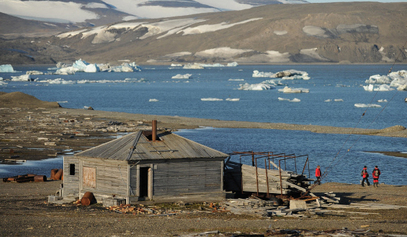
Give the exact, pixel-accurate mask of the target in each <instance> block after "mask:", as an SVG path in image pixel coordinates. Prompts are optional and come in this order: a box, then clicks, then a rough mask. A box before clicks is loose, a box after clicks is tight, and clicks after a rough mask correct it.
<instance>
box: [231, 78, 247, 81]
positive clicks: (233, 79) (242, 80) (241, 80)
mask: <svg viewBox="0 0 407 237" xmlns="http://www.w3.org/2000/svg"><path fill="white" fill-rule="evenodd" d="M228 81H244V79H232V78H230V79H229V80H228Z"/></svg>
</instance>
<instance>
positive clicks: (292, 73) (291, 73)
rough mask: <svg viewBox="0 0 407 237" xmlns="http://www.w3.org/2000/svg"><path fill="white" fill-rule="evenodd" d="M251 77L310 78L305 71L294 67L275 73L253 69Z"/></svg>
mask: <svg viewBox="0 0 407 237" xmlns="http://www.w3.org/2000/svg"><path fill="white" fill-rule="evenodd" d="M252 77H271V78H281V79H284V80H309V79H311V78H310V77H309V75H308V73H307V72H304V71H298V70H294V69H290V70H285V71H280V72H277V73H273V72H259V71H258V70H254V71H253V74H252Z"/></svg>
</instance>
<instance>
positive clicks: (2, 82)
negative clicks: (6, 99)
mask: <svg viewBox="0 0 407 237" xmlns="http://www.w3.org/2000/svg"><path fill="white" fill-rule="evenodd" d="M0 78H1V77H0ZM5 85H7V82H4V81H2V80H1V79H0V86H5Z"/></svg>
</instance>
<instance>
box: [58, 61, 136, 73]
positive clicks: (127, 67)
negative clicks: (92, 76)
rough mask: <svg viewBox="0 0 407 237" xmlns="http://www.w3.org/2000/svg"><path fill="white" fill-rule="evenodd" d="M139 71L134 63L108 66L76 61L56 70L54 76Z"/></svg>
mask: <svg viewBox="0 0 407 237" xmlns="http://www.w3.org/2000/svg"><path fill="white" fill-rule="evenodd" d="M136 71H141V68H140V67H139V66H138V65H137V64H136V63H134V62H132V63H128V62H124V63H122V64H121V65H119V66H110V65H109V64H91V63H88V62H86V61H85V60H82V59H78V60H76V61H75V62H74V63H73V64H72V66H65V67H62V68H58V69H57V70H56V72H55V73H54V74H56V75H72V74H75V73H76V72H86V73H95V72H136Z"/></svg>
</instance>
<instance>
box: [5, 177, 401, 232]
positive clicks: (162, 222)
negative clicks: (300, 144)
mask: <svg viewBox="0 0 407 237" xmlns="http://www.w3.org/2000/svg"><path fill="white" fill-rule="evenodd" d="M60 183H61V181H49V182H41V183H3V182H1V183H0V190H1V191H0V215H1V216H2V221H0V235H1V236H50V235H52V236H249V235H253V236H268V235H280V236H298V235H302V236H304V235H311V236H316V235H319V236H328V235H337V236H338V235H343V236H362V235H368V236H388V235H390V234H397V235H407V221H406V220H407V198H406V197H407V189H406V188H405V186H392V185H381V186H380V187H379V188H373V187H372V186H370V187H364V188H363V187H361V186H360V185H355V184H341V183H326V184H322V185H320V186H317V187H316V188H314V189H313V192H314V193H315V194H317V195H319V194H322V193H325V192H331V191H333V192H334V193H335V194H336V195H337V196H339V197H341V199H342V202H343V203H346V204H345V205H340V207H334V206H330V205H325V206H324V207H323V208H320V209H319V211H317V212H315V211H314V212H313V213H311V211H303V212H302V215H300V216H286V217H284V216H283V217H281V216H275V215H271V216H264V215H263V216H262V215H258V214H234V213H232V212H230V211H228V210H227V209H226V210H225V211H224V210H223V209H221V210H215V209H214V208H212V207H211V206H210V205H209V204H208V203H198V204H193V205H192V204H188V203H186V204H184V205H179V204H172V205H165V206H163V205H160V204H148V205H147V207H148V208H150V209H165V210H166V211H167V212H166V213H173V214H171V215H154V214H153V215H150V214H134V213H128V214H124V213H119V212H116V211H111V210H108V209H107V208H105V207H103V206H101V205H99V204H93V205H90V206H81V205H76V204H73V203H69V204H64V205H57V204H50V203H48V202H47V200H48V199H47V196H48V195H53V194H54V193H55V190H57V189H58V188H59V185H60ZM217 205H222V203H218V204H217ZM394 205H398V206H397V208H395V207H394Z"/></svg>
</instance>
